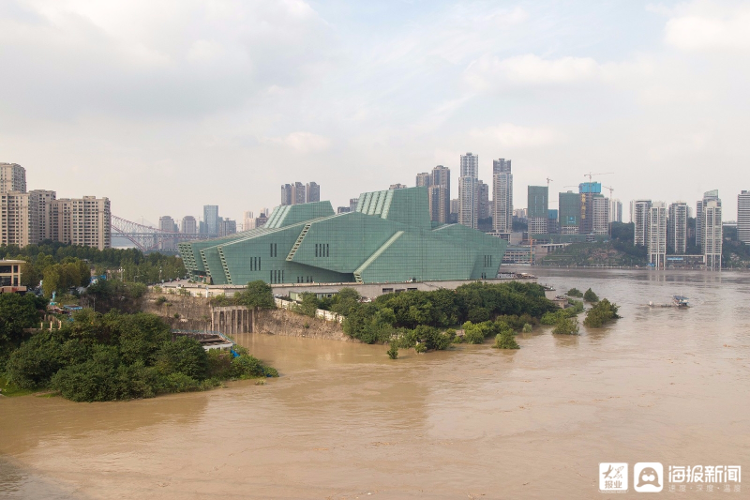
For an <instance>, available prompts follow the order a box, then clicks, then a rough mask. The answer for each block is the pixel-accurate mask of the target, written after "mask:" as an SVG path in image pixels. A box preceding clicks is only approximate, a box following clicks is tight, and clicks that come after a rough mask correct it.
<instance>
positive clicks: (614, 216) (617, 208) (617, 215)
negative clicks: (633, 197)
mask: <svg viewBox="0 0 750 500" xmlns="http://www.w3.org/2000/svg"><path fill="white" fill-rule="evenodd" d="M609 222H622V202H621V201H620V200H609Z"/></svg>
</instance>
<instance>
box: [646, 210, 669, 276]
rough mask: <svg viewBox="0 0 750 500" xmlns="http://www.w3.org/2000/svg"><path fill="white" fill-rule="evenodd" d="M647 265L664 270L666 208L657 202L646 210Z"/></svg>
mask: <svg viewBox="0 0 750 500" xmlns="http://www.w3.org/2000/svg"><path fill="white" fill-rule="evenodd" d="M646 251H647V252H648V263H649V264H650V265H652V266H654V267H655V268H656V269H664V268H665V267H666V259H667V207H666V205H664V203H662V202H660V201H658V202H656V203H653V204H652V205H651V206H650V207H649V209H648V245H646Z"/></svg>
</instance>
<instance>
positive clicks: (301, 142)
mask: <svg viewBox="0 0 750 500" xmlns="http://www.w3.org/2000/svg"><path fill="white" fill-rule="evenodd" d="M261 142H265V143H268V144H276V145H280V146H285V147H287V148H290V149H292V150H294V151H296V152H298V153H321V152H323V151H326V150H327V149H328V148H329V147H330V146H331V141H330V139H328V138H327V137H324V136H322V135H318V134H313V133H311V132H292V133H291V134H289V135H287V136H286V137H266V138H263V139H261Z"/></svg>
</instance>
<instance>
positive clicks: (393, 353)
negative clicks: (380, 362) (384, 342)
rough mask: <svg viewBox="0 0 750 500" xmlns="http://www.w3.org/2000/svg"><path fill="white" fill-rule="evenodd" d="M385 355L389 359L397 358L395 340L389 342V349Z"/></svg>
mask: <svg viewBox="0 0 750 500" xmlns="http://www.w3.org/2000/svg"><path fill="white" fill-rule="evenodd" d="M386 354H388V357H389V358H391V359H396V358H398V343H397V342H396V341H395V340H392V341H391V347H390V348H389V349H388V350H387V351H386Z"/></svg>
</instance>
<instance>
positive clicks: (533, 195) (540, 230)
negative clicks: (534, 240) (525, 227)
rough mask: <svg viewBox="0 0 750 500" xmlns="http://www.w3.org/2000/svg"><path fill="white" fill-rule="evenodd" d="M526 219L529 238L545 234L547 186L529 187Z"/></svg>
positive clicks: (547, 209)
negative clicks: (533, 235)
mask: <svg viewBox="0 0 750 500" xmlns="http://www.w3.org/2000/svg"><path fill="white" fill-rule="evenodd" d="M527 210H528V212H527V217H528V224H529V236H531V235H532V234H547V231H548V230H549V228H548V227H547V221H548V219H549V188H548V187H547V186H529V188H528V206H527Z"/></svg>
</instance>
